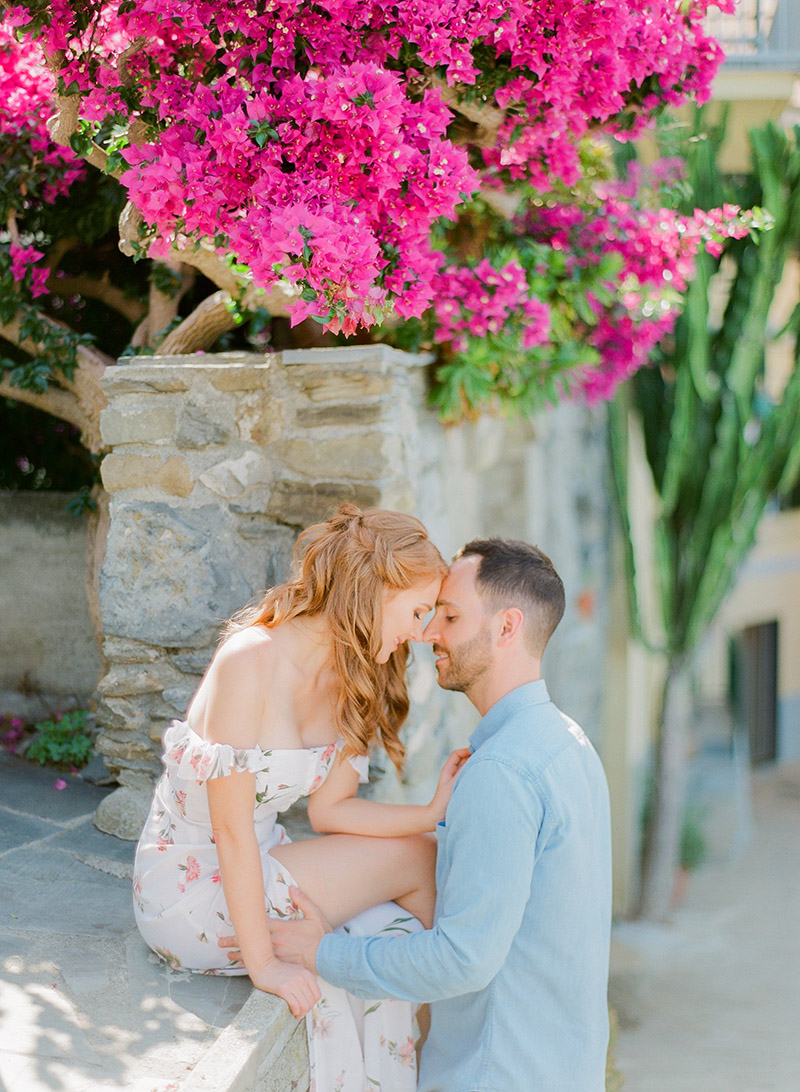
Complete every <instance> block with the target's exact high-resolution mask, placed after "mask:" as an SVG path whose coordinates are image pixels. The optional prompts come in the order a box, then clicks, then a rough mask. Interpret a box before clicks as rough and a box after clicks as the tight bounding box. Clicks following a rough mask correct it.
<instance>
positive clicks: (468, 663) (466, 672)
mask: <svg viewBox="0 0 800 1092" xmlns="http://www.w3.org/2000/svg"><path fill="white" fill-rule="evenodd" d="M435 651H436V646H435V645H434V652H435ZM491 666H492V647H491V637H490V635H489V629H488V627H487V626H482V627H481V629H480V630H479V631H478V632H477V633H476V634H475V636H474V637H470V638H469V640H467V641H462V643H461V644H460V645H456V646H455V647H454V648H449V649H447V659H446V660H444V661H442V662H441V663H439V664H437V668H436V672H437V676H438V682H439V686H441V688H442V689H443V690H457V691H458V692H459V693H461V694H465V693H467V692H468V691H469V690H470V688H471V687H473V686H474V685H475V683H477V682H478V681H479V680H480V679H481V678H482V677H483V675H485V674H486V672H487V671H488V670H489V668H490V667H491Z"/></svg>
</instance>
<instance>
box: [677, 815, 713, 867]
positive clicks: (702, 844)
mask: <svg viewBox="0 0 800 1092" xmlns="http://www.w3.org/2000/svg"><path fill="white" fill-rule="evenodd" d="M679 853H680V857H679V860H680V864H681V868H685V869H686V870H687V871H688V872H693V871H694V870H695V869H696V868H699V867H700V865H701V864H702V863H703V861H705V859H706V857H707V856H708V844H707V842H706V836H705V834H704V832H703V825H702V822H701V815H700V813H699V812H698V810H697V809H696V808H693V807H692V806H691V805H689V806H688V807H687V808H686V811H685V813H684V816H683V825H682V827H681V840H680V850H679Z"/></svg>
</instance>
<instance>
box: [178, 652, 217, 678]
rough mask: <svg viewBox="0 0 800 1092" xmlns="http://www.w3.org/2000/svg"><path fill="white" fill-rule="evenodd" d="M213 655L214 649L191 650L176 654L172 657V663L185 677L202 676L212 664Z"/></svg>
mask: <svg viewBox="0 0 800 1092" xmlns="http://www.w3.org/2000/svg"><path fill="white" fill-rule="evenodd" d="M213 654H214V649H213V647H209V648H198V649H191V651H188V652H179V653H176V654H175V655H173V656H172V657H171V661H172V663H173V664H174V665H175V667H177V669H178V671H182V672H183V674H184V675H202V674H203V673H204V672H205V669H206V668H207V667H208V665H209V664H210V663H211V657H212V656H213Z"/></svg>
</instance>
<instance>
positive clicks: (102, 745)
mask: <svg viewBox="0 0 800 1092" xmlns="http://www.w3.org/2000/svg"><path fill="white" fill-rule="evenodd" d="M96 746H97V750H98V752H99V753H100V754H101V755H104V756H105V757H106V758H109V759H111V760H112V762H113V761H114V760H115V759H116V760H117V761H120V760H125V761H128V760H131V761H133V762H147V761H148V760H149V759H152V758H153V757H154V755H153V749H152V747H150V746H149V745H148V744H147V743H137V742H136V741H135V740H134V741H132V742H130V743H120V742H119V741H118V740H115V739H111V737H110V736H109V735H108V734H107V733H105V732H103V733H102V734H101V735H99V736H98V737H97V744H96Z"/></svg>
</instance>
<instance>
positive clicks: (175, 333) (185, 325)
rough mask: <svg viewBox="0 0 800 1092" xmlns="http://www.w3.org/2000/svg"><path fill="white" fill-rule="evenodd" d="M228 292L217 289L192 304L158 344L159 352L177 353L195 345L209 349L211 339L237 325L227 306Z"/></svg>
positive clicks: (189, 351) (195, 349) (166, 354)
mask: <svg viewBox="0 0 800 1092" xmlns="http://www.w3.org/2000/svg"><path fill="white" fill-rule="evenodd" d="M230 301H231V295H230V293H229V292H225V291H223V290H222V289H220V290H219V291H218V292H215V293H214V294H213V296H208V297H207V298H206V299H204V300H203V302H202V303H200V304H198V306H197V307H195V309H194V311H192V313H191V314H190V315H188V316H187V317H186V318H185V319H184V320H183V322H182V323H181V324H180V326H178V327H176V328H175V329H174V330H172V331H171V332H170V333H169V334H167V336H166V337H165V338H164V340H163V341H162V343H161V344H160V345H159V347H158V355H159V356H180V355H181V354H182V353H194V352H197V350H198V349H210V348H211V346H212V345H213V344H214V342H215V341H216V340H217V338H218V337H220V336H221V335H222V334H224V333H226V332H227V331H228V330H233V328H234V327H235V326H236V319H235V317H234V315H233V314H232V312H231V310H230V308H229V307H228V306H227V305H228V304H229V303H230Z"/></svg>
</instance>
